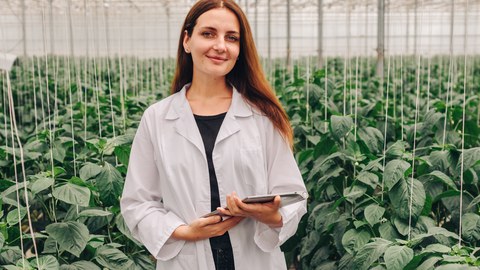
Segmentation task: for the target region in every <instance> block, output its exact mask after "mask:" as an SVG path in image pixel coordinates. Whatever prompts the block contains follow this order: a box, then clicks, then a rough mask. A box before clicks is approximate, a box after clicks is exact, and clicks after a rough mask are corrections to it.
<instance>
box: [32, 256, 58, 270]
mask: <svg viewBox="0 0 480 270" xmlns="http://www.w3.org/2000/svg"><path fill="white" fill-rule="evenodd" d="M38 263H39V266H40V267H39V268H36V267H37V262H36V260H32V261H30V265H31V266H32V267H34V268H36V269H37V270H56V269H59V267H60V264H59V263H58V261H57V259H56V258H55V257H53V256H52V255H47V256H41V257H39V258H38Z"/></svg>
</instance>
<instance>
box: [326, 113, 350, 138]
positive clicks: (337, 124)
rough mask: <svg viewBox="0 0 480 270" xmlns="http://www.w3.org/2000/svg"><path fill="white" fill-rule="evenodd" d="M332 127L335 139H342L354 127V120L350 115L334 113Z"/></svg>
mask: <svg viewBox="0 0 480 270" xmlns="http://www.w3.org/2000/svg"><path fill="white" fill-rule="evenodd" d="M330 128H331V131H332V135H333V137H334V138H335V139H337V140H340V139H342V138H343V137H345V135H347V133H348V132H349V131H350V130H352V128H353V120H352V118H351V117H350V116H338V115H332V118H331V121H330Z"/></svg>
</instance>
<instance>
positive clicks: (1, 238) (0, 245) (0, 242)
mask: <svg viewBox="0 0 480 270" xmlns="http://www.w3.org/2000/svg"><path fill="white" fill-rule="evenodd" d="M3 244H5V237H4V236H3V233H0V250H2V248H3Z"/></svg>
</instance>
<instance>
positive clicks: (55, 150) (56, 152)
mask: <svg viewBox="0 0 480 270" xmlns="http://www.w3.org/2000/svg"><path fill="white" fill-rule="evenodd" d="M52 155H53V159H55V160H57V161H58V162H60V163H63V160H64V159H65V156H66V155H67V151H66V150H65V147H64V146H63V144H62V143H61V142H59V141H56V142H54V143H53V147H52Z"/></svg>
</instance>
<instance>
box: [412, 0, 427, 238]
mask: <svg viewBox="0 0 480 270" xmlns="http://www.w3.org/2000/svg"><path fill="white" fill-rule="evenodd" d="M423 3H424V2H423V0H422V1H421V4H420V7H421V9H422V13H421V15H420V27H421V26H422V25H423V16H424V12H425V9H424V5H423ZM415 27H417V25H415ZM420 29H421V28H420ZM420 43H421V42H420ZM415 46H417V45H415ZM418 46H419V47H421V44H420V45H418ZM416 51H417V48H415V52H416ZM421 53H423V52H421ZM421 53H419V54H418V56H417V72H416V77H417V78H416V83H417V86H416V96H415V119H414V127H413V149H412V173H411V175H412V177H411V178H410V198H409V202H408V204H409V205H408V211H409V214H408V240H409V241H410V239H411V237H412V208H413V180H414V176H415V153H416V143H417V121H418V113H419V108H418V107H419V101H420V72H421V69H422V66H421V62H422V54H421Z"/></svg>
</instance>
